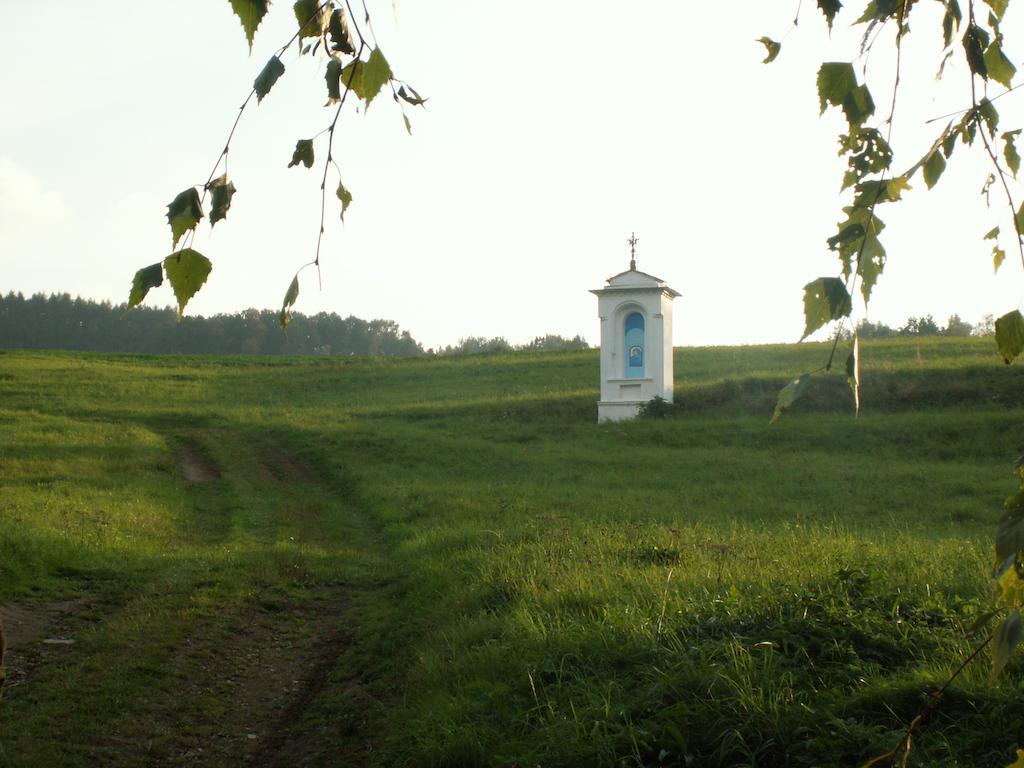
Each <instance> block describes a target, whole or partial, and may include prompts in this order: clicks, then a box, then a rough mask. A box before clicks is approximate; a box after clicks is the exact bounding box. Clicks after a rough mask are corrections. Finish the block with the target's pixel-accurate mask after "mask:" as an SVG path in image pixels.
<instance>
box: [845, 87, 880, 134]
mask: <svg viewBox="0 0 1024 768" xmlns="http://www.w3.org/2000/svg"><path fill="white" fill-rule="evenodd" d="M843 113H844V114H845V115H846V121H847V122H848V123H849V124H850V126H851V127H859V126H861V125H863V124H864V121H865V120H867V119H868V118H869V117H871V116H872V115H873V114H875V101H874V99H872V98H871V91H869V90H868V87H867V86H866V85H858V86H857V87H856V88H854V89H853V90H852V91H850V93H848V94H847V96H846V98H845V99H844V100H843Z"/></svg>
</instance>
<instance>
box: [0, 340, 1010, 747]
mask: <svg viewBox="0 0 1024 768" xmlns="http://www.w3.org/2000/svg"><path fill="white" fill-rule="evenodd" d="M826 353H827V350H826V349H825V348H823V347H822V346H821V345H803V346H800V347H792V346H778V347H756V348H707V349H686V350H681V351H677V363H676V370H677V378H678V379H679V382H680V384H679V388H678V390H677V399H679V400H681V402H682V403H683V408H682V414H681V415H680V416H679V417H678V418H674V419H670V420H666V421H648V422H636V423H630V424H625V425H613V426H605V427H600V428H599V427H597V426H596V425H595V424H594V423H593V421H594V416H595V406H594V401H595V400H596V396H597V391H596V383H597V382H596V379H597V357H596V354H595V353H593V352H581V353H566V354H546V355H526V354H520V355H515V356H510V357H496V358H494V357H492V358H461V359H448V360H404V361H398V360H340V361H339V360H319V359H313V360H310V359H302V360H280V359H265V360H260V359H251V358H247V359H210V358H205V359H202V358H133V357H123V356H122V357H115V356H91V355H49V354H47V355H43V354H30V353H19V354H3V355H0V601H2V600H4V599H17V600H19V601H25V600H37V601H42V600H52V599H55V598H58V597H66V596H67V595H68V594H80V595H84V596H86V598H87V605H89V606H90V611H92V612H93V613H95V614H96V616H97V617H106V618H105V620H103V621H94V622H93V623H91V624H89V625H88V627H87V628H86V629H84V630H83V632H82V639H81V641H80V642H79V643H78V644H77V645H76V646H75V647H74V648H73V650H72V651H71V652H69V653H68V654H66V655H64V656H61V657H59V658H57V659H52V660H50V661H48V662H46V663H42V664H40V666H39V668H38V669H37V670H36V671H35V672H33V675H34V677H33V678H32V680H31V683H32V684H31V685H25V686H24V687H23V688H20V689H15V694H13V695H11V696H10V697H9V700H7V701H5V703H4V705H3V709H0V745H2V746H3V749H4V754H6V756H7V757H8V759H9V760H10V761H11V762H12V763H13V764H16V765H49V764H54V761H55V760H57V759H58V758H59V759H60V761H62V762H64V763H65V764H69V765H88V764H91V761H95V760H96V759H97V758H103V759H105V760H108V761H115V762H116V761H117V760H120V761H121V763H122V764H125V765H128V764H145V762H146V761H147V760H149V759H156V758H159V759H168V756H170V755H172V754H173V753H174V750H175V749H176V748H177V747H178V746H180V744H179V742H180V741H181V740H182V738H183V736H182V733H185V735H186V736H189V737H191V738H196V739H201V738H202V737H203V736H204V733H205V731H204V727H208V726H205V725H204V723H208V721H209V720H211V719H215V717H216V712H217V707H218V706H219V705H220V704H219V702H218V699H217V696H216V694H215V693H214V694H211V693H208V692H207V693H203V694H202V696H201V697H198V698H200V699H201V700H199V701H196V702H193V701H191V697H190V700H189V701H186V702H182V701H181V698H182V697H181V696H180V691H181V678H182V676H183V675H187V674H188V671H187V670H185V671H183V669H182V662H181V658H182V647H183V644H188V645H189V647H191V645H192V644H198V645H200V646H202V645H203V644H204V643H205V644H206V646H209V649H208V650H209V653H208V654H207V656H204V657H203V659H204V660H206V661H209V658H214V659H215V657H216V652H215V649H216V647H217V643H218V642H219V640H218V638H222V637H223V635H224V634H225V633H230V632H231V631H233V628H235V627H237V625H238V624H239V622H242V621H243V619H244V617H246V616H249V615H251V614H252V612H253V611H261V610H263V608H264V607H265V606H266V605H274V604H275V601H277V603H280V601H285V603H286V604H288V605H292V604H301V603H302V601H304V600H308V599H310V598H311V595H315V594H316V592H317V590H319V589H322V588H327V587H330V586H331V585H336V584H344V585H345V590H346V593H345V594H346V600H349V601H350V602H351V605H350V607H349V609H348V614H347V618H346V622H348V623H349V624H351V625H352V629H351V632H352V643H351V646H349V647H348V648H347V649H346V650H345V652H344V653H342V654H340V655H339V657H338V659H337V660H336V669H335V671H334V677H333V684H331V685H326V686H325V687H324V688H323V689H322V690H320V691H318V692H317V696H316V697H315V700H313V701H311V702H310V703H309V706H308V707H307V708H306V709H305V710H304V712H302V713H300V714H299V715H297V718H298V720H299V722H298V723H297V724H295V728H296V729H297V730H298V732H300V733H301V732H303V729H305V732H308V733H315V734H316V736H315V737H311V738H310V740H309V741H311V742H313V741H315V742H317V743H320V744H323V745H325V746H324V749H325V750H328V751H329V750H330V749H335V748H337V745H338V744H340V743H342V742H343V741H344V740H345V739H346V738H351V732H352V728H353V727H354V726H353V725H352V719H353V712H352V710H353V708H359V709H360V715H359V718H360V719H361V720H362V721H363V722H362V724H361V725H360V726H358V727H356V730H359V729H360V728H361V729H362V731H363V735H367V734H371V735H372V738H373V740H374V741H375V748H374V752H373V755H374V757H373V758H372V759H371V758H369V757H367V756H366V755H363V756H362V758H361V759H363V760H365V761H368V762H378V763H379V764H381V765H394V764H412V765H431V764H437V765H462V764H465V765H485V764H509V765H512V764H524V765H525V764H529V765H533V764H541V765H545V766H552V765H580V764H595V765H596V764H606V765H612V764H619V763H625V764H658V763H659V761H660V762H661V763H662V764H683V763H684V762H685V761H686V760H690V761H691V762H694V761H695V762H694V764H697V765H763V766H771V765H794V766H801V765H807V766H810V765H817V764H824V763H831V764H840V765H845V764H853V763H855V762H856V761H858V760H863V759H865V758H866V757H868V756H870V755H871V754H872V753H874V752H878V751H882V750H883V748H888V747H889V746H891V745H892V743H894V742H895V740H896V739H897V738H898V731H899V729H900V727H901V720H900V718H904V719H905V718H908V717H909V716H912V714H913V713H914V712H915V711H916V709H917V708H918V707H919V706H920V704H921V701H922V691H924V690H925V689H926V688H927V686H928V685H930V684H933V683H934V682H935V681H937V680H940V679H941V678H942V677H943V676H944V675H945V674H947V673H948V670H950V669H951V668H952V667H954V666H955V665H956V664H957V663H958V661H959V660H960V659H961V658H962V657H963V655H964V653H965V652H967V651H968V650H969V648H970V645H971V640H970V639H969V638H966V637H965V633H964V630H963V627H964V626H965V625H968V624H970V622H971V620H972V618H973V616H974V615H975V614H976V613H977V612H978V611H980V610H984V608H985V607H986V606H987V605H988V602H989V600H990V591H989V585H988V583H987V581H986V579H985V578H984V572H985V569H986V567H987V565H988V560H989V555H988V552H989V539H990V533H991V529H992V525H993V521H994V519H995V518H996V516H997V514H998V503H999V500H1001V498H1002V497H1004V496H1005V495H1007V493H1008V492H1009V491H1010V489H1011V486H1012V477H1011V475H1010V472H1009V469H1010V465H1011V461H1012V459H1013V458H1014V448H1015V447H1016V444H1017V440H1018V435H1019V433H1018V432H1017V428H1018V426H1019V423H1020V417H1021V411H1020V410H1019V408H1017V400H1018V399H1017V397H1016V394H1017V393H1018V392H1019V391H1020V385H1021V378H1020V376H1019V374H1018V371H1017V370H1016V369H1012V368H1011V369H1007V368H1003V367H1001V366H998V365H997V361H996V360H995V358H994V354H993V353H992V350H991V348H990V345H989V343H986V342H984V341H977V340H962V341H961V340H929V341H926V342H921V343H916V342H902V343H896V342H888V343H882V342H878V343H874V344H871V345H865V349H864V377H865V380H866V387H865V398H864V399H865V406H866V408H867V412H866V413H865V414H864V415H863V416H861V417H860V418H859V419H856V420H854V419H853V418H852V416H851V415H850V413H849V412H848V410H847V409H846V401H847V400H848V399H849V395H848V393H847V392H846V391H845V390H844V385H843V384H842V383H841V382H840V381H838V380H828V381H825V382H823V383H822V384H821V385H819V387H818V388H817V389H816V390H813V391H812V392H811V393H810V394H809V395H808V397H807V399H806V402H803V403H801V404H800V405H799V406H798V407H797V408H796V409H795V411H794V412H793V413H792V414H791V415H788V416H787V418H786V419H784V420H783V421H782V422H780V424H778V425H776V426H775V427H773V428H770V429H769V428H768V427H767V417H768V415H769V413H770V410H771V405H772V402H773V398H774V395H775V393H776V392H777V390H778V386H779V385H780V384H781V383H782V382H784V381H785V379H786V378H788V377H789V376H791V375H793V374H794V373H798V372H801V371H803V370H808V369H811V368H817V367H819V366H820V365H821V361H822V359H823V357H824V355H825V354H826ZM186 443H188V444H190V445H195V446H198V447H199V448H200V449H201V450H202V451H203V452H205V453H206V454H208V455H209V457H210V459H211V460H212V461H213V463H214V464H215V465H216V466H217V467H218V468H219V469H220V470H221V472H222V473H223V476H222V478H221V479H220V480H218V481H215V482H213V483H209V484H204V485H196V486H188V485H186V484H184V483H183V482H182V481H181V480H180V478H179V477H178V476H177V474H176V471H175V461H174V452H175V451H176V450H178V449H180V447H181V446H182V445H184V444H186ZM282 456H284V457H286V458H285V463H286V464H291V463H295V462H300V463H301V464H302V465H303V466H305V467H308V468H310V470H311V471H310V472H308V473H301V472H300V473H298V474H297V475H296V476H290V477H284V478H282V477H280V476H277V477H274V476H273V475H274V466H275V463H279V462H280V457H282ZM278 475H280V472H278ZM189 658H191V657H189ZM125 659H128V660H129V661H128V662H125ZM209 663H211V664H212V665H213V667H212V671H211V672H209V673H208V674H210V675H211V676H213V677H216V676H217V675H218V671H217V667H216V663H215V661H214V662H209ZM982 666H983V665H982ZM113 669H116V670H117V673H116V674H114V673H112V670H113ZM353 681H358V682H359V684H360V685H361V686H362V688H361V690H363V691H364V692H365V693H364V694H363V695H362V696H361V697H360V698H359V700H358V701H356V702H353V700H352V695H351V691H352V687H351V686H352V683H353ZM958 691H959V692H958V693H957V694H955V695H951V696H950V697H948V700H947V702H946V703H945V704H944V705H943V707H942V709H941V710H940V712H939V713H938V714H937V715H935V716H933V720H932V721H931V722H930V724H929V726H927V727H926V728H925V732H924V734H922V736H920V737H919V739H918V742H917V746H916V747H915V757H916V758H917V759H918V760H920V761H921V762H920V764H922V765H957V764H964V762H965V761H966V760H971V761H974V764H978V765H981V764H998V761H999V760H1001V759H1004V758H1006V757H1007V756H1008V755H1009V754H1010V747H1011V746H1012V742H1013V740H1014V732H1013V731H1012V729H1010V728H1009V727H1008V726H1007V725H1006V724H1007V723H1008V722H1010V721H1011V720H1013V718H1015V717H1016V715H1011V714H1010V713H1012V712H1014V711H1015V708H1014V702H1015V700H1016V697H1018V696H1019V694H1020V685H1019V684H1018V682H1017V674H1016V672H1015V671H1014V672H1013V673H1012V674H1010V675H1008V676H1007V677H1006V679H1005V680H1003V681H1002V682H1000V683H999V684H998V685H996V686H992V687H989V686H988V684H987V680H986V671H985V670H984V669H978V670H977V671H974V672H971V673H969V674H968V676H967V677H966V678H965V679H964V682H963V684H962V685H961V686H960V687H959V688H958ZM97 702H99V706H97ZM125 708H128V709H131V710H133V711H136V712H139V713H141V714H140V715H139V717H138V722H137V723H136V724H135V725H134V726H132V727H127V729H126V726H124V725H123V724H122V723H121V720H122V718H121V717H120V712H122V711H123V710H124V709H125ZM894 713H895V716H894ZM154 733H155V734H156V735H155V736H154ZM140 739H148V746H147V747H146V749H147V750H148V753H145V754H142V753H140V752H139V749H138V748H137V746H134V747H132V748H127V747H126V744H129V743H130V744H133V745H137V743H138V742H139V740H140ZM0 765H3V760H2V755H0Z"/></svg>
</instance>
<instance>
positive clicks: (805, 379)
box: [768, 373, 811, 424]
mask: <svg viewBox="0 0 1024 768" xmlns="http://www.w3.org/2000/svg"><path fill="white" fill-rule="evenodd" d="M810 383H811V374H809V373H805V374H803V375H801V376H799V377H798V378H795V379H793V380H792V381H791V382H789V384H787V385H786V386H784V387H783V388H782V389H781V390H780V391H779V399H778V401H777V402H776V403H775V412H774V413H773V414H772V420H771V421H770V422H768V423H769V424H774V423H775V422H776V421H778V420H779V417H780V416H782V412H783V411H784V410H786V409H787V408H789V407H790V406H792V405H793V403H795V402H796V401H797V400H799V399H800V396H801V395H803V393H804V390H806V389H807V385H808V384H810Z"/></svg>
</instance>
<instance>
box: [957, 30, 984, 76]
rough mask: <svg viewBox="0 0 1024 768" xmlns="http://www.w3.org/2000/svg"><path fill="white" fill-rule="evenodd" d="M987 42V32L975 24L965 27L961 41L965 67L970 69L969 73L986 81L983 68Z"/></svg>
mask: <svg viewBox="0 0 1024 768" xmlns="http://www.w3.org/2000/svg"><path fill="white" fill-rule="evenodd" d="M988 41H989V37H988V32H986V31H985V30H983V29H982V28H981V27H979V26H978V25H977V24H971V25H969V26H968V27H967V31H966V32H964V36H963V40H962V42H963V46H964V55H965V56H966V57H967V66H969V67H970V68H971V72H973V73H974V74H976V75H978V76H979V77H982V78H985V79H986V80H987V79H988V68H987V67H986V66H985V49H986V48H988Z"/></svg>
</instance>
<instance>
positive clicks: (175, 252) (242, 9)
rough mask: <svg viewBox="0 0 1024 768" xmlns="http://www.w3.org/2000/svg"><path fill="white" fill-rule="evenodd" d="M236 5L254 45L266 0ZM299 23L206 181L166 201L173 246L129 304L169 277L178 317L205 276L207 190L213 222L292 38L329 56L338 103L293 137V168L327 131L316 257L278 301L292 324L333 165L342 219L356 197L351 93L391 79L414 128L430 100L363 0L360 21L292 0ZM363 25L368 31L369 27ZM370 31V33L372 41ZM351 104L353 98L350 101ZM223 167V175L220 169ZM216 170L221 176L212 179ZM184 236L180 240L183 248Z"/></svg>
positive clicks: (313, 2)
mask: <svg viewBox="0 0 1024 768" xmlns="http://www.w3.org/2000/svg"><path fill="white" fill-rule="evenodd" d="M230 4H231V9H232V11H233V12H234V13H235V15H236V16H237V17H238V20H239V21H240V22H241V25H242V30H243V32H244V33H245V37H246V40H247V41H248V43H249V52H250V53H251V52H252V46H253V40H254V38H255V35H256V30H257V29H258V28H259V26H260V24H261V22H262V21H263V19H264V17H265V16H266V14H267V12H268V9H269V5H270V2H269V0H230ZM292 11H293V13H294V15H295V20H296V23H297V25H298V27H297V29H296V31H295V33H294V34H293V35H292V36H291V37H290V38H289V39H288V41H287V42H286V43H285V44H284V45H282V46H281V47H280V48H278V49H277V51H276V52H275V53H274V54H273V55H272V56H271V57H270V59H269V60H268V61H267V63H266V64H265V65H264V67H263V69H262V70H260V72H259V74H258V75H257V76H256V79H255V80H254V81H253V86H252V89H251V90H250V91H249V95H248V96H246V98H245V101H243V102H242V105H241V107H239V110H238V114H237V115H236V116H235V119H234V122H233V123H232V125H231V130H230V131H229V132H228V137H227V140H226V141H225V143H224V148H223V149H222V150H221V152H220V154H219V155H218V156H217V160H216V162H215V163H214V165H213V168H212V170H211V171H210V174H209V176H208V177H207V179H206V182H205V183H203V184H196V185H193V186H191V187H189V188H188V189H186V190H184V191H183V192H180V193H179V194H178V195H176V196H175V197H174V199H173V200H172V201H171V202H170V204H169V205H168V206H167V222H168V224H169V225H170V227H171V248H172V253H171V254H170V255H169V256H167V257H166V258H164V259H163V260H162V261H159V262H157V263H156V264H151V265H149V266H147V267H143V268H142V269H140V270H139V271H138V272H136V273H135V277H134V278H133V280H132V287H131V291H130V293H129V297H128V306H127V309H131V308H132V307H135V306H138V305H139V304H141V303H142V301H143V300H144V299H145V298H146V294H147V293H149V291H150V289H152V288H157V287H159V286H160V285H162V284H163V281H164V279H165V278H166V279H167V280H168V281H169V282H170V284H171V288H172V289H173V290H174V295H175V297H176V298H177V301H178V317H179V319H180V317H181V315H182V313H183V312H184V309H185V305H186V304H188V302H189V300H190V299H191V298H192V297H193V296H195V294H196V293H197V292H198V291H199V289H200V288H202V287H203V285H204V284H205V283H206V280H207V278H208V277H209V275H210V272H211V271H212V269H213V263H212V262H211V261H210V259H209V258H207V257H206V256H205V255H204V254H202V253H200V252H199V251H198V250H196V249H195V248H193V242H194V240H195V236H196V232H197V229H198V226H199V222H200V221H201V220H202V219H203V217H204V206H205V204H206V201H207V197H208V196H209V199H210V213H209V220H210V227H211V228H212V227H213V226H214V225H216V223H217V222H218V221H221V220H222V219H225V218H227V215H228V212H229V210H230V209H231V204H232V201H233V198H234V195H235V193H236V191H237V190H236V188H235V185H234V183H233V182H232V181H231V179H230V177H229V175H228V153H229V151H230V149H231V141H232V139H233V138H234V136H235V131H236V130H237V129H238V125H239V123H240V122H241V119H242V115H243V114H244V113H245V110H246V108H247V107H248V106H249V105H250V104H251V103H252V100H253V97H255V98H256V103H257V105H258V104H260V103H261V102H262V101H263V99H264V98H266V97H267V95H268V94H269V93H270V91H271V89H272V88H273V87H274V86H275V84H276V83H277V82H278V80H280V79H281V77H282V76H283V75H284V74H285V65H284V62H283V61H282V57H283V56H284V55H285V54H286V53H287V51H288V49H289V48H291V47H292V45H293V44H297V45H298V46H299V55H300V56H305V55H312V56H315V55H321V56H322V57H323V58H324V59H325V60H326V61H325V74H324V79H325V83H326V90H327V102H326V104H325V106H328V107H334V114H333V117H332V119H331V121H330V123H329V124H328V125H327V127H326V128H324V129H323V130H321V131H320V132H319V133H317V134H316V135H314V136H313V137H312V138H309V139H299V140H298V141H297V142H296V143H295V150H294V151H293V152H292V158H291V162H290V163H288V167H289V168H291V167H297V166H302V167H304V168H307V169H308V168H312V167H313V165H314V164H315V161H316V153H315V144H316V143H317V141H319V140H322V139H323V137H326V144H327V147H326V154H325V160H324V162H323V175H322V177H321V182H320V228H319V232H318V235H317V243H316V251H315V253H314V255H313V258H312V259H311V260H310V261H308V262H307V263H305V264H303V265H302V266H301V267H299V269H298V270H297V271H296V273H295V276H294V277H293V278H292V281H291V283H290V284H289V286H288V289H287V291H286V292H285V296H284V301H283V302H282V305H281V313H280V321H281V326H282V327H287V325H288V321H289V310H290V309H291V308H292V307H293V306H294V305H295V302H296V301H297V300H298V297H299V275H300V274H301V273H302V271H303V270H305V269H306V268H308V267H316V268H317V270H318V272H319V267H320V250H321V245H322V242H323V235H324V230H325V226H324V222H325V219H326V211H327V179H328V176H329V173H330V169H331V168H332V167H333V168H334V169H335V171H336V172H337V175H338V186H337V190H336V192H335V196H336V198H337V200H338V202H339V205H340V217H341V220H342V221H344V220H345V213H346V211H347V210H348V208H349V206H350V205H351V204H352V193H351V192H350V191H349V190H348V189H347V188H346V187H345V185H344V183H343V181H342V179H341V168H340V166H339V165H338V163H337V161H336V160H335V158H334V138H335V134H336V131H337V126H338V121H339V119H340V118H341V115H342V112H343V109H344V107H345V104H346V102H349V95H350V94H351V95H352V97H353V99H355V100H358V101H359V102H361V104H362V107H363V109H364V111H365V110H366V109H367V108H369V106H370V103H371V102H372V101H373V100H374V99H376V97H377V96H379V95H380V93H381V91H382V90H383V89H384V86H385V85H386V86H388V87H389V88H390V90H391V95H392V98H393V100H394V101H395V103H397V104H398V105H399V107H400V109H401V112H402V119H403V121H404V122H405V127H406V130H407V131H409V132H410V133H411V132H412V126H411V123H410V121H409V116H408V115H407V114H406V112H405V105H410V106H414V107H419V106H423V105H424V104H425V102H426V99H424V98H423V97H421V96H420V95H419V93H417V92H416V90H415V89H414V88H413V87H412V86H411V85H409V84H408V83H405V82H402V81H400V80H398V79H397V78H395V76H394V73H393V72H392V71H391V65H390V64H389V63H388V61H387V59H386V58H385V56H384V53H383V52H382V51H381V49H380V46H379V45H377V43H376V39H375V37H374V35H373V27H372V22H371V20H370V12H369V10H368V9H367V7H366V5H365V4H364V5H363V7H362V11H363V13H362V22H360V21H358V20H357V17H356V14H355V13H354V12H353V10H352V6H351V5H350V3H349V2H348V0H324V1H323V2H321V1H320V0H298V2H296V3H294V5H293V6H292ZM364 31H365V34H364ZM366 34H369V36H370V39H369V40H368V39H367V37H366ZM349 103H351V102H349ZM218 171H220V172H221V174H220V175H219V176H218V175H217V173H218ZM215 177H216V178H215ZM179 243H181V246H180V248H179Z"/></svg>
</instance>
